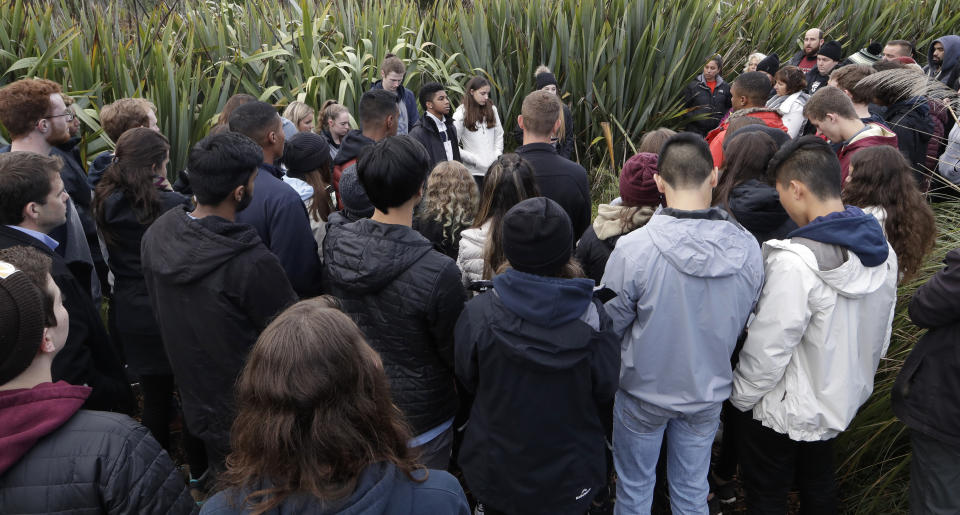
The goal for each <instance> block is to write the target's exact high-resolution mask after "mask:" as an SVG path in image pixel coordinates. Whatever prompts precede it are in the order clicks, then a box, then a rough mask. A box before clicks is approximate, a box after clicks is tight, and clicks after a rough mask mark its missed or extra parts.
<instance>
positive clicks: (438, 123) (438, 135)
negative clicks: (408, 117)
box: [410, 82, 461, 170]
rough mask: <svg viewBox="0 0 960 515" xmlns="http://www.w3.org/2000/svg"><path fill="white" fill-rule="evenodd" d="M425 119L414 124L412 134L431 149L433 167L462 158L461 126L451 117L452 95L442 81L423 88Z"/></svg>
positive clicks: (428, 151) (421, 97)
mask: <svg viewBox="0 0 960 515" xmlns="http://www.w3.org/2000/svg"><path fill="white" fill-rule="evenodd" d="M420 105H421V106H423V118H421V119H420V121H419V122H417V124H416V125H414V127H413V129H412V130H411V131H410V135H411V136H413V137H414V138H416V139H417V141H419V142H420V144H422V145H423V146H424V148H426V149H427V154H429V155H430V170H433V167H434V166H436V165H437V163H440V162H442V161H461V159H460V144H459V140H458V139H457V129H455V128H454V127H453V119H452V118H450V116H449V115H450V97H448V96H447V92H446V91H445V90H444V89H443V85H441V84H440V83H439V82H430V83H427V84H426V85H424V86H423V87H422V88H420Z"/></svg>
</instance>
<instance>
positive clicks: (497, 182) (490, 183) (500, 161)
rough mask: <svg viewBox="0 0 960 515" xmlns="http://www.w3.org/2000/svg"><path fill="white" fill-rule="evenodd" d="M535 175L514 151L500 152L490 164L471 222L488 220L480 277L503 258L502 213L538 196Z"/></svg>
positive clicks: (478, 224)
mask: <svg viewBox="0 0 960 515" xmlns="http://www.w3.org/2000/svg"><path fill="white" fill-rule="evenodd" d="M539 196H540V188H538V187H537V176H536V174H535V173H534V171H533V166H532V165H531V164H530V163H529V162H528V161H527V160H525V159H523V158H522V157H520V156H519V155H517V154H512V153H511V154H503V155H501V156H500V157H498V158H497V160H496V161H494V162H493V164H492V165H490V168H489V169H488V170H487V176H486V178H485V179H484V180H483V194H482V195H480V209H479V210H478V211H477V216H476V218H475V219H474V222H473V226H474V227H481V226H482V225H483V224H485V223H486V222H488V221H489V222H490V230H489V232H487V241H486V243H484V245H483V278H484V279H490V278H491V277H493V275H494V272H495V271H496V270H497V269H498V268H499V267H500V265H501V264H503V263H504V262H505V261H506V257H504V255H503V238H502V236H501V233H502V229H503V227H502V225H503V224H502V222H503V216H504V215H506V214H507V211H509V210H510V208H511V207H513V206H515V205H516V204H517V203H519V202H520V201H523V200H526V199H528V198H533V197H539Z"/></svg>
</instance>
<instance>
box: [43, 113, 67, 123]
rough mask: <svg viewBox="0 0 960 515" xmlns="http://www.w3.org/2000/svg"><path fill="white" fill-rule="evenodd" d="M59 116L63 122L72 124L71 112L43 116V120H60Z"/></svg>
mask: <svg viewBox="0 0 960 515" xmlns="http://www.w3.org/2000/svg"><path fill="white" fill-rule="evenodd" d="M61 116H62V117H63V121H65V122H67V123H69V122H72V121H73V119H74V118H75V116H74V114H73V112H71V111H67V112H65V113H63V114H52V115H50V116H44V118H45V119H50V118H60V117H61Z"/></svg>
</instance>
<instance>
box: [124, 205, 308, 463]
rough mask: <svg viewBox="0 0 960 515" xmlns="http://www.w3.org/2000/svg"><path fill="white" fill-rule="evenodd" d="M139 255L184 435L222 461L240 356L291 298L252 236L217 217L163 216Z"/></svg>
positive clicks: (272, 260)
mask: <svg viewBox="0 0 960 515" xmlns="http://www.w3.org/2000/svg"><path fill="white" fill-rule="evenodd" d="M140 255H141V256H143V257H142V267H143V276H144V279H145V280H146V283H147V291H148V292H149V293H150V301H151V304H152V305H153V308H154V311H155V312H156V314H157V320H158V321H159V322H160V332H161V334H162V335H163V342H164V346H165V347H166V349H167V356H168V357H169V358H170V365H171V366H172V368H173V373H174V375H175V376H176V379H177V386H178V387H179V389H180V396H181V400H182V402H183V413H184V416H185V417H186V419H187V424H188V425H189V427H190V432H191V433H193V434H194V435H196V436H197V437H199V438H201V439H202V440H203V441H204V442H205V443H206V444H207V447H208V448H210V446H214V447H215V448H217V449H218V450H219V451H220V452H223V453H224V455H225V454H226V451H227V450H228V449H229V444H230V425H231V424H232V423H233V418H234V414H235V406H234V402H233V386H234V383H235V382H236V380H237V376H239V374H240V370H241V369H242V368H243V364H244V361H245V360H246V357H247V352H248V351H249V350H250V347H252V346H253V344H254V343H255V342H256V340H257V337H259V335H260V332H261V331H263V329H264V328H265V327H266V326H267V324H268V323H269V322H270V320H271V319H273V317H274V316H275V315H277V314H278V313H279V312H280V311H282V310H283V309H284V308H286V307H287V306H289V305H290V304H292V303H294V302H295V301H296V300H297V295H296V294H295V293H294V291H293V288H292V287H291V286H290V282H289V281H288V280H287V275H286V273H284V271H283V267H281V266H280V262H279V261H278V260H277V258H276V256H274V255H273V254H272V253H270V251H269V250H267V248H266V247H265V246H264V245H263V242H261V241H260V237H259V236H258V235H257V231H256V229H254V228H253V227H252V226H250V225H247V224H241V223H235V222H230V221H227V220H224V219H223V218H220V217H217V216H208V217H205V218H201V219H199V220H194V219H192V218H190V217H189V216H187V211H186V210H185V209H184V208H179V207H178V208H174V209H171V210H170V211H167V212H166V213H165V214H163V215H162V216H161V217H160V218H158V219H157V220H156V221H155V222H154V223H153V225H151V226H150V228H149V229H147V232H146V234H144V236H143V243H142V245H141V251H140ZM220 458H222V456H221V457H220ZM214 459H216V458H214Z"/></svg>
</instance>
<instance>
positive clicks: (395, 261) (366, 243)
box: [323, 219, 433, 294]
mask: <svg viewBox="0 0 960 515" xmlns="http://www.w3.org/2000/svg"><path fill="white" fill-rule="evenodd" d="M323 246H324V253H323V254H324V256H325V257H326V259H325V262H324V266H325V268H326V269H327V271H328V273H329V274H330V278H331V279H332V280H333V281H335V282H336V283H339V284H342V285H345V286H347V287H349V288H350V290H351V291H355V292H357V293H360V294H365V293H375V292H378V291H380V290H381V289H383V287H385V286H386V285H388V284H390V283H391V282H392V281H393V280H394V279H395V278H396V277H397V276H398V275H400V274H402V273H403V272H404V271H406V270H407V269H408V268H410V267H411V266H413V264H414V263H416V262H417V261H419V260H420V258H422V257H423V256H424V255H425V254H426V253H428V252H430V250H431V249H433V244H432V243H430V240H428V239H426V238H424V237H423V236H421V235H420V233H418V232H417V231H414V230H413V229H411V228H410V227H407V226H405V225H391V224H383V223H380V222H374V221H373V220H369V219H363V220H357V221H356V222H352V223H347V224H342V225H334V224H331V225H329V226H328V227H327V236H326V238H325V239H324V242H323ZM332 249H336V250H335V251H334V250H332ZM328 250H329V252H328Z"/></svg>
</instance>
